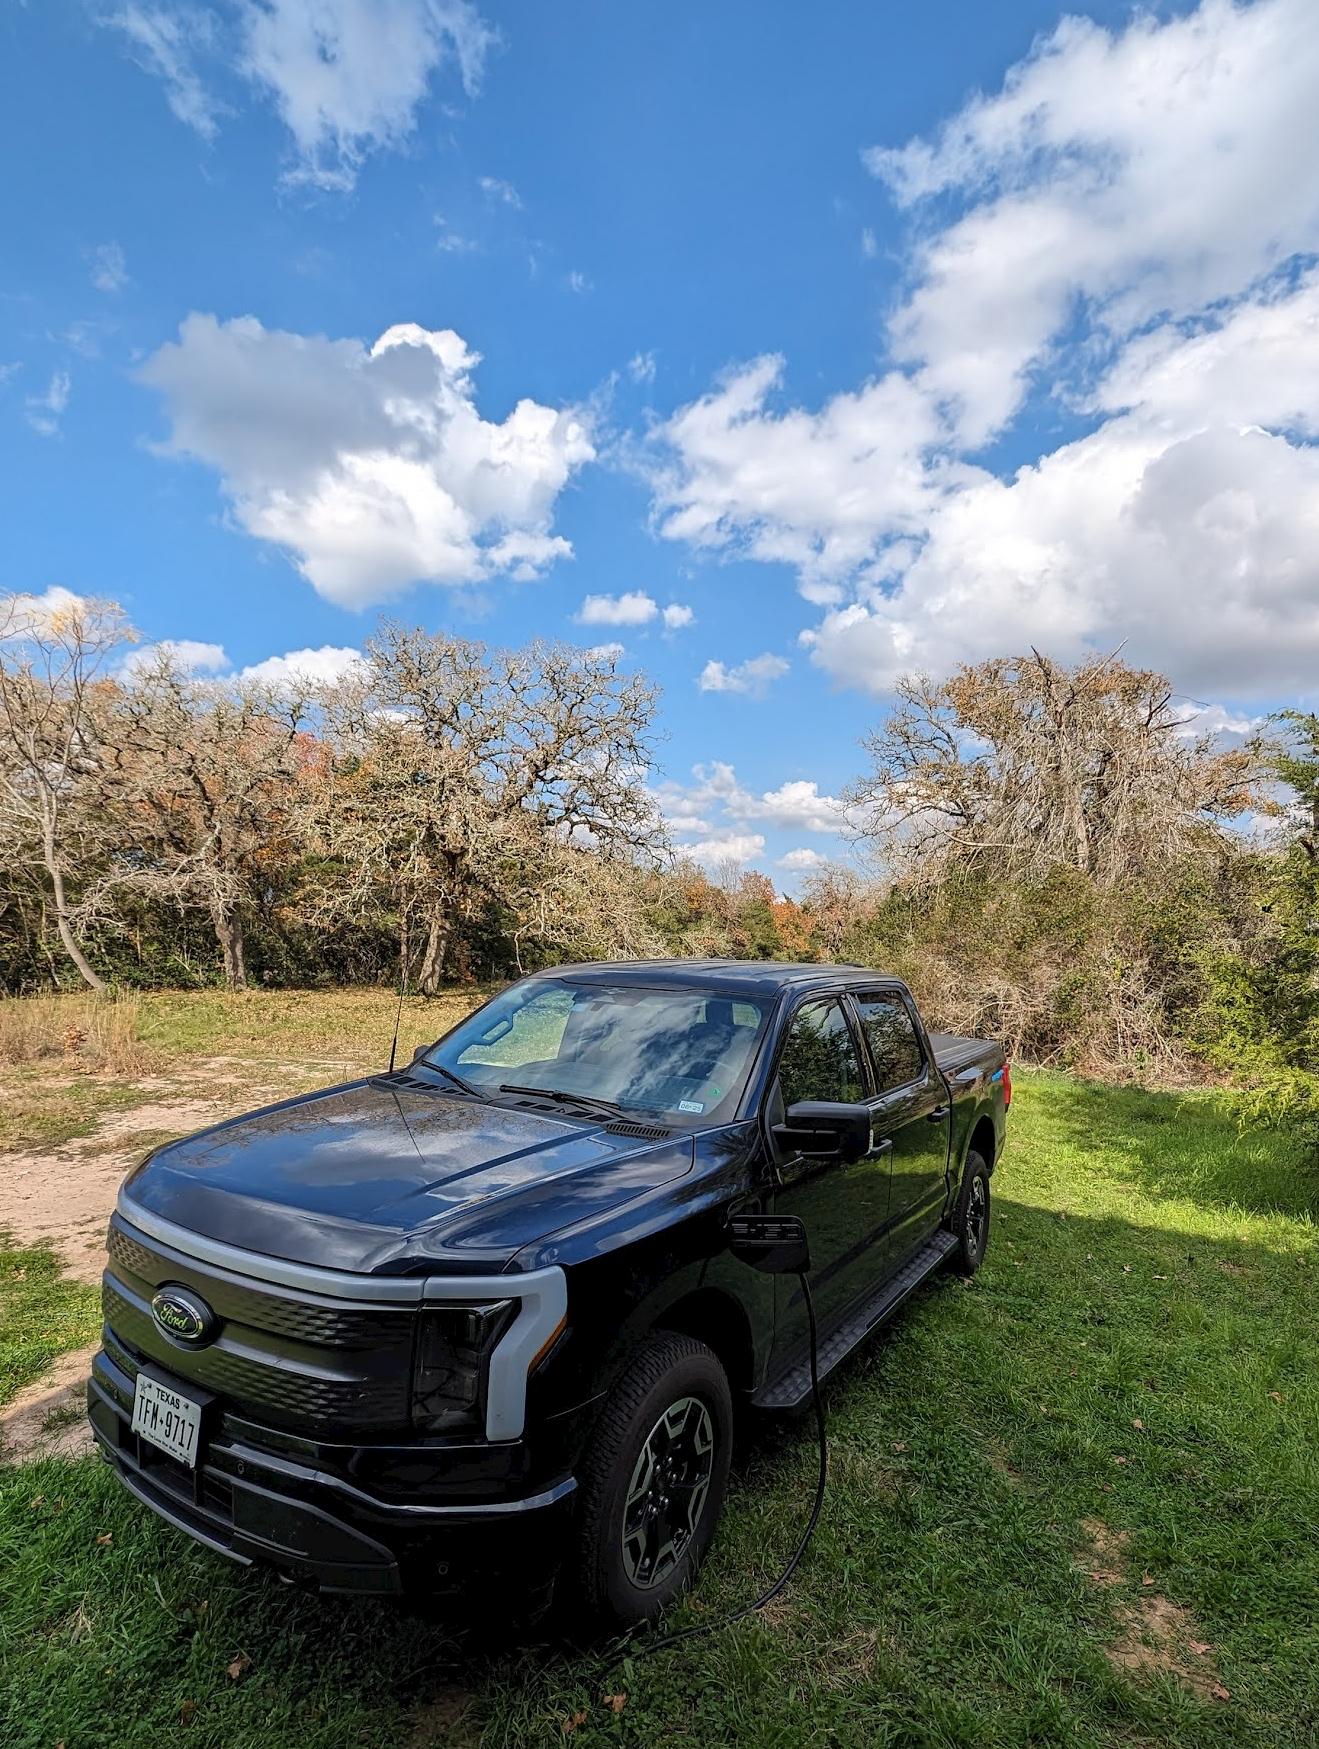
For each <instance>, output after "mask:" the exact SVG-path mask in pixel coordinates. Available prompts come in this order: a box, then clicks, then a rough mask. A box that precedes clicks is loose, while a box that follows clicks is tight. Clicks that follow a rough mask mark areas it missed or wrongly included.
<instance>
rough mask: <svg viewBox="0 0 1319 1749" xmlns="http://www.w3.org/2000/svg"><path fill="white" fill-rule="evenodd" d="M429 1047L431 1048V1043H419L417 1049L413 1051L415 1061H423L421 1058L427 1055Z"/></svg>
mask: <svg viewBox="0 0 1319 1749" xmlns="http://www.w3.org/2000/svg"><path fill="white" fill-rule="evenodd" d="M429 1049H430V1046H429V1045H426V1044H421V1045H418V1046H417V1048H416V1050H415V1051H413V1053H412V1061H413V1062H414V1063H419V1062H420V1061H421V1059H422V1058H423V1057H424V1056H425V1055H426V1052H427V1051H428V1050H429Z"/></svg>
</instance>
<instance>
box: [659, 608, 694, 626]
mask: <svg viewBox="0 0 1319 1749" xmlns="http://www.w3.org/2000/svg"><path fill="white" fill-rule="evenodd" d="M660 617H661V618H662V619H663V621H664V625H665V628H666V629H667V630H668V631H671V632H679V631H681V630H682V628H683V627H684V626H689V625H690V624H691V623H692V621H693V620H694V619H695V618H696V615H695V613H693V611H692V609H691V608H690V607H688V606H686V605H685V603H683V602H681V601H671V602H670V603H669V605H668V606H667V607H666V608H664V610H663V612H662V614H661V616H660Z"/></svg>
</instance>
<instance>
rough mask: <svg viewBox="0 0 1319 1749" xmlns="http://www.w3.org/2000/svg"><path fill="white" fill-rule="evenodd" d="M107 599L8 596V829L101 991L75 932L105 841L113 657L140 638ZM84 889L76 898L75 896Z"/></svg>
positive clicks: (1, 726) (2, 629)
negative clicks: (106, 733) (105, 749)
mask: <svg viewBox="0 0 1319 1749" xmlns="http://www.w3.org/2000/svg"><path fill="white" fill-rule="evenodd" d="M135 635H136V634H135V633H134V632H133V631H132V630H131V628H130V627H129V625H128V623H127V621H126V620H125V618H124V615H123V613H122V611H121V610H120V609H119V608H118V607H117V606H116V605H115V604H114V603H113V602H110V601H100V600H94V599H84V598H81V597H78V596H75V595H71V594H69V593H68V592H67V591H64V590H59V591H55V590H52V591H49V592H48V594H47V595H46V596H45V597H38V596H33V595H10V596H8V597H6V598H4V599H3V600H0V833H2V834H3V838H4V841H5V844H6V846H7V852H6V857H5V860H6V861H7V862H8V863H9V865H10V866H11V867H12V868H17V869H19V870H21V871H23V872H24V873H25V874H26V875H27V876H28V877H29V878H31V879H33V880H34V881H35V882H36V884H37V886H38V888H39V890H40V891H41V894H42V897H43V901H44V902H45V903H48V905H49V907H50V909H51V910H52V911H53V914H54V919H55V929H56V933H57V934H58V936H59V940H60V943H61V945H62V946H63V949H64V952H65V953H66V954H67V955H68V958H69V960H70V961H71V963H72V964H73V966H74V967H75V968H76V970H77V972H78V975H79V977H80V978H81V979H82V980H83V982H84V983H85V984H87V985H88V986H89V987H90V988H91V989H93V990H95V991H97V992H101V991H104V989H105V981H104V979H103V978H102V977H101V976H100V975H99V973H97V972H96V971H95V970H94V969H93V967H92V964H91V962H90V961H89V959H88V958H87V955H86V953H85V952H84V951H83V947H82V944H81V942H80V941H79V939H78V929H79V926H80V923H81V922H82V921H83V920H85V919H86V918H87V917H88V916H90V915H91V909H92V906H93V903H94V897H95V895H94V890H93V889H94V885H95V883H96V881H97V879H98V877H99V874H100V871H101V869H102V868H103V866H104V862H105V858H106V856H107V854H108V850H109V845H108V840H107V831H108V825H109V822H108V821H107V819H106V816H105V812H104V809H103V807H102V806H101V801H102V785H103V776H104V772H103V761H102V746H103V725H104V720H105V717H106V715H107V713H108V711H109V710H110V709H111V708H112V705H113V700H114V694H115V687H114V684H113V682H111V681H109V680H108V679H107V678H106V676H105V668H106V664H107V661H108V659H109V657H110V656H111V655H112V654H113V653H114V652H115V651H116V650H119V649H120V648H122V646H123V645H124V644H125V643H127V642H129V641H131V640H132V639H133V638H134V637H135ZM75 895H76V896H75Z"/></svg>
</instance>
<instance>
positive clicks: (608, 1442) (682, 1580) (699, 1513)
mask: <svg viewBox="0 0 1319 1749" xmlns="http://www.w3.org/2000/svg"><path fill="white" fill-rule="evenodd" d="M732 1435H733V1403H732V1396H731V1394H730V1392H729V1389H728V1379H727V1377H726V1376H725V1374H724V1369H723V1367H722V1366H720V1364H719V1362H718V1360H717V1359H716V1357H715V1355H714V1354H713V1353H712V1352H711V1350H710V1349H708V1348H707V1347H706V1346H705V1344H704V1343H702V1342H697V1341H695V1340H694V1339H693V1338H692V1337H690V1336H677V1335H673V1336H666V1335H660V1336H654V1337H651V1338H650V1339H649V1340H648V1341H646V1342H645V1343H643V1344H642V1346H641V1347H640V1348H638V1349H637V1351H636V1353H635V1354H634V1355H633V1356H632V1358H631V1360H630V1361H629V1363H628V1365H627V1367H626V1369H625V1370H624V1372H623V1375H622V1377H621V1378H620V1379H619V1381H618V1383H617V1384H616V1385H615V1386H614V1388H613V1390H612V1391H611V1392H610V1394H609V1397H608V1400H607V1401H606V1403H605V1406H604V1408H603V1410H602V1411H601V1414H600V1419H599V1421H598V1423H597V1424H596V1428H595V1432H594V1434H593V1435H592V1438H591V1442H590V1445H589V1446H588V1448H587V1452H586V1456H585V1458H584V1460H583V1463H582V1466H581V1471H580V1484H579V1490H578V1526H577V1541H576V1547H575V1549H574V1551H573V1555H572V1557H571V1569H572V1571H571V1575H570V1580H571V1588H572V1591H573V1592H574V1593H575V1596H576V1601H577V1602H578V1604H579V1605H580V1606H582V1607H583V1608H584V1609H585V1611H586V1613H587V1615H588V1616H589V1617H590V1618H591V1619H592V1620H594V1621H596V1622H599V1623H602V1624H605V1625H608V1626H611V1627H631V1626H633V1625H635V1624H636V1623H639V1622H645V1621H652V1620H654V1618H655V1617H656V1616H658V1615H659V1614H660V1613H661V1611H662V1610H664V1609H665V1608H667V1606H668V1605H669V1604H670V1603H672V1602H673V1600H674V1599H675V1598H676V1597H677V1596H678V1595H679V1594H680V1593H681V1592H682V1591H684V1590H685V1589H686V1587H687V1586H688V1585H689V1584H690V1583H691V1580H692V1578H693V1576H694V1574H695V1572H696V1569H697V1567H698V1566H699V1565H700V1562H701V1559H702V1557H703V1556H704V1554H705V1551H706V1549H707V1548H709V1546H710V1539H711V1538H712V1537H713V1536H714V1532H715V1526H716V1525H717V1524H718V1522H719V1514H720V1512H721V1511H722V1509H723V1504H724V1494H725V1492H726V1491H727V1487H728V1466H729V1461H730V1459H731V1456H732Z"/></svg>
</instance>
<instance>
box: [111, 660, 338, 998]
mask: <svg viewBox="0 0 1319 1749" xmlns="http://www.w3.org/2000/svg"><path fill="white" fill-rule="evenodd" d="M307 708H308V703H307V688H306V687H304V686H300V685H297V684H292V685H289V686H285V687H273V686H267V685H257V684H254V683H252V682H234V681H214V680H199V679H197V678H195V677H193V676H191V675H187V674H184V673H182V672H181V671H180V670H179V668H178V667H177V665H176V664H175V662H174V661H173V660H172V658H171V657H170V655H169V654H168V652H165V651H162V652H160V653H158V655H157V657H156V659H155V660H154V661H153V662H152V663H151V664H150V665H149V666H147V667H145V668H143V669H140V670H138V671H137V672H136V673H135V674H134V675H133V676H132V678H131V684H129V685H128V686H126V687H125V689H124V691H123V694H122V697H121V699H120V701H119V708H118V710H117V712H116V716H115V722H114V727H113V730H112V731H111V733H110V736H109V738H110V740H111V742H112V750H109V751H108V759H107V766H108V769H107V773H106V794H107V800H108V802H109V803H110V804H111V805H112V806H113V807H114V808H115V810H116V811H117V813H118V815H119V818H120V821H121V825H122V828H123V838H124V843H125V849H124V850H123V852H121V854H120V857H119V858H118V861H117V865H116V871H115V873H114V875H113V876H112V877H111V879H110V880H108V881H107V882H106V883H105V885H104V886H103V888H102V889H101V893H100V900H101V902H102V904H105V903H106V902H108V900H110V899H111V898H112V897H113V894H114V892H115V891H116V890H122V889H131V890H134V891H137V892H140V893H145V894H147V895H150V896H153V897H157V898H163V899H168V900H172V901H173V902H174V903H175V904H177V905H179V906H181V907H185V908H186V907H196V908H198V909H201V910H204V911H205V912H206V914H207V915H208V917H209V918H210V921H211V927H212V928H213V929H214V931H215V939H216V943H217V946H218V948H219V950H220V955H221V959H222V962H223V965H224V974H225V979H226V981H227V982H228V984H229V985H230V987H231V988H233V989H239V988H242V987H243V986H244V985H245V984H246V983H247V951H246V939H245V928H244V915H245V912H246V911H248V910H250V908H251V907H252V905H253V904H254V903H255V901H256V899H257V896H258V895H259V893H260V891H261V889H262V887H263V885H264V884H265V883H267V882H268V881H269V880H270V879H271V877H272V876H273V875H274V874H275V873H276V872H279V871H282V870H284V869H286V868H287V867H288V865H289V864H290V862H292V861H293V860H294V859H295V858H296V856H297V854H298V847H297V845H296V844H295V842H294V841H293V838H292V836H291V825H290V823H291V821H292V819H293V816H294V811H295V803H296V801H297V797H298V789H299V786H300V784H301V782H302V777H303V772H304V769H305V768H306V766H307V765H308V764H309V762H310V761H311V760H312V759H313V758H314V757H315V748H314V745H313V743H311V741H310V740H309V738H308V737H307V736H306V735H305V733H304V731H303V723H304V719H305V717H306V714H307Z"/></svg>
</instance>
